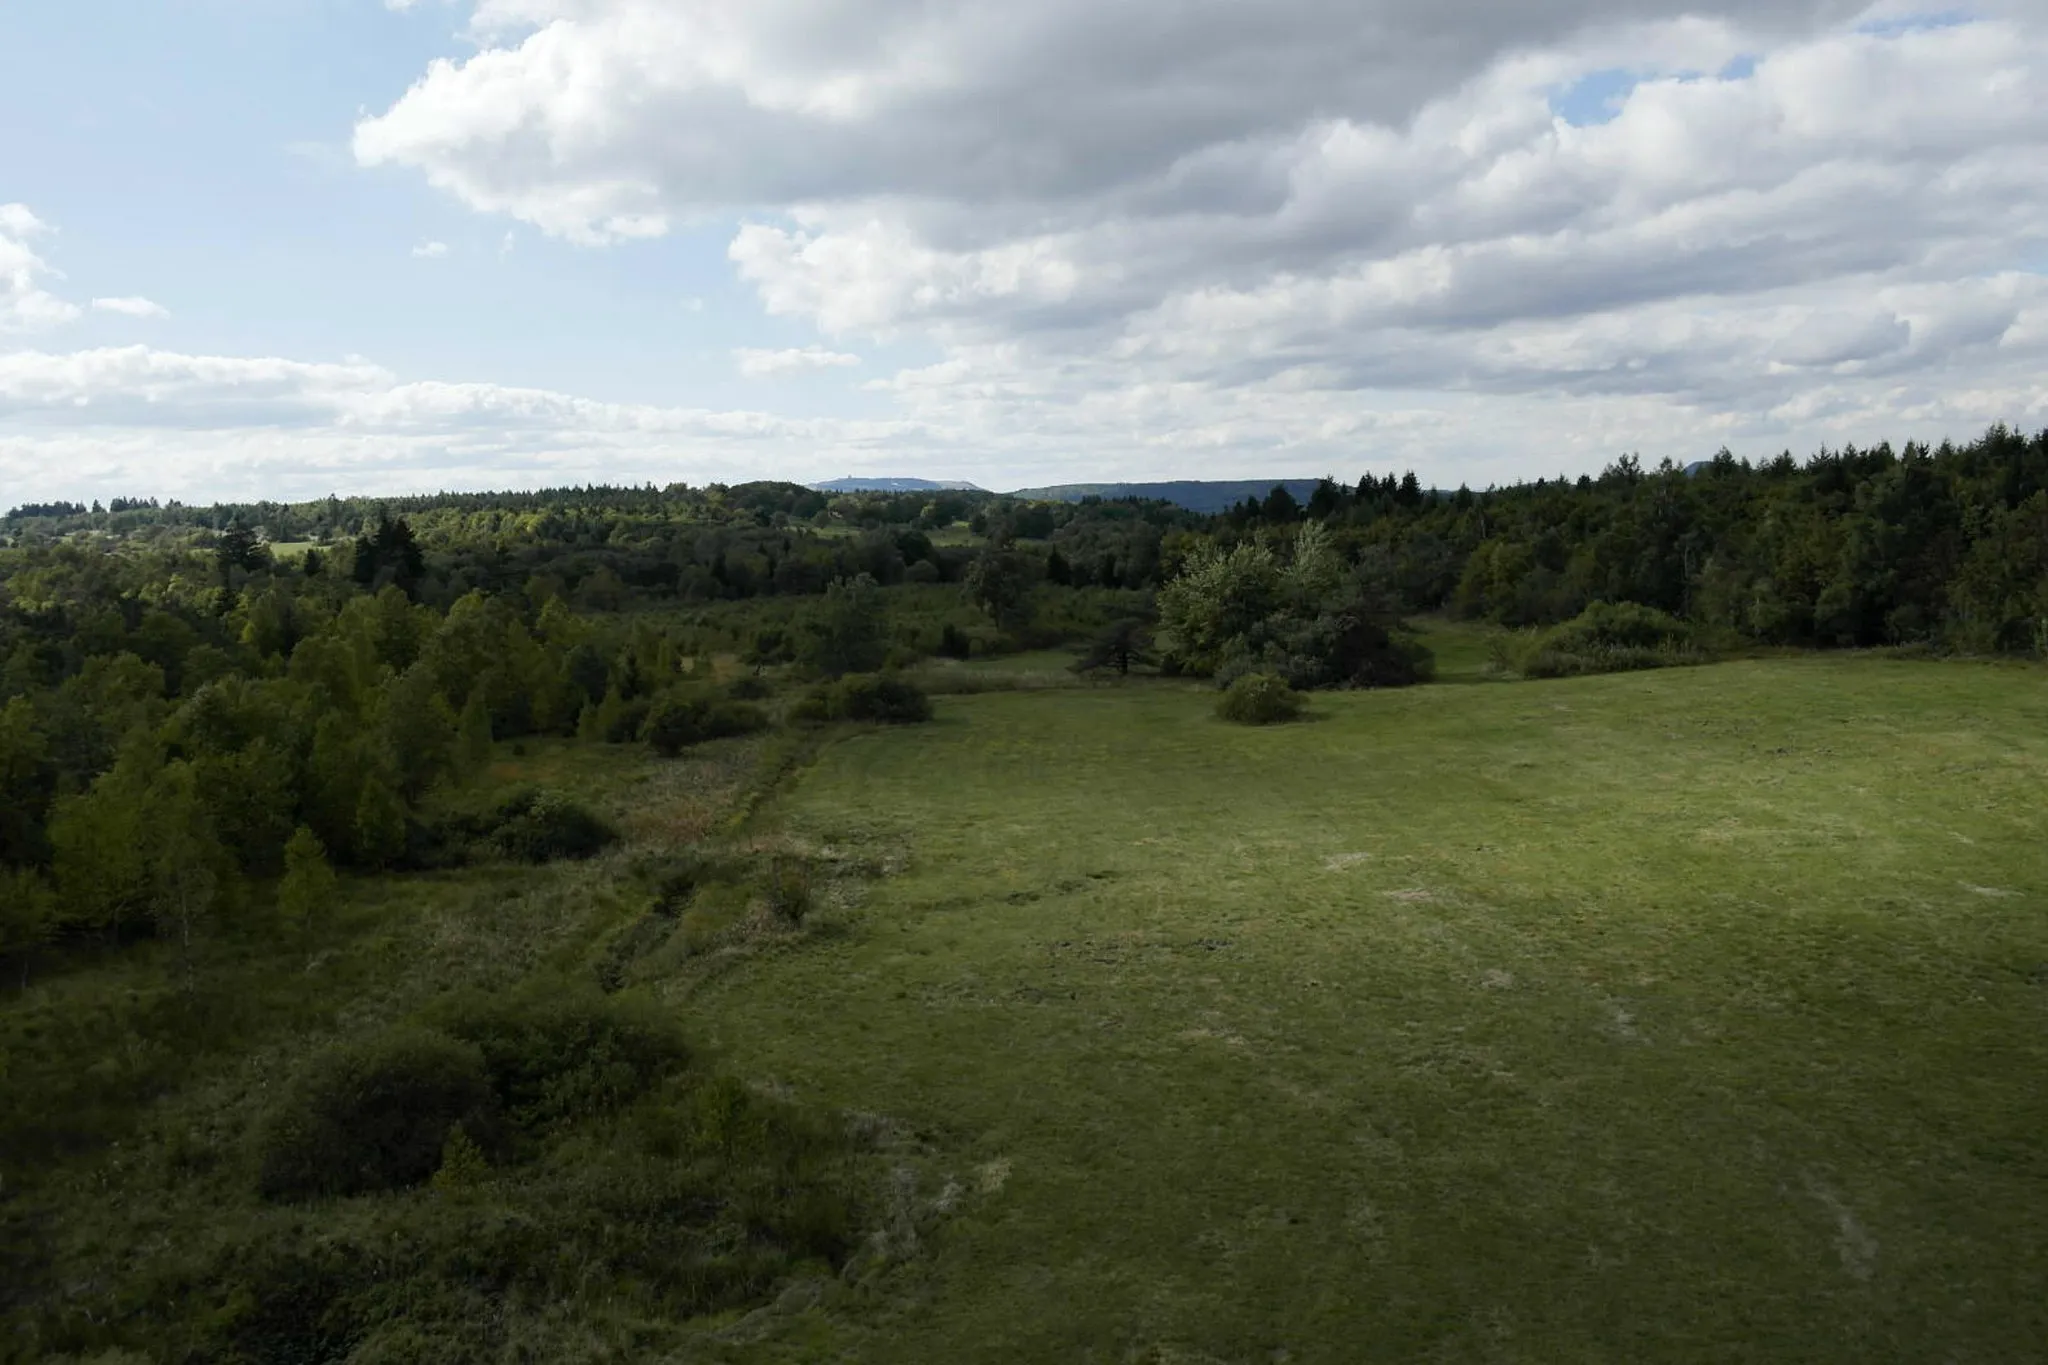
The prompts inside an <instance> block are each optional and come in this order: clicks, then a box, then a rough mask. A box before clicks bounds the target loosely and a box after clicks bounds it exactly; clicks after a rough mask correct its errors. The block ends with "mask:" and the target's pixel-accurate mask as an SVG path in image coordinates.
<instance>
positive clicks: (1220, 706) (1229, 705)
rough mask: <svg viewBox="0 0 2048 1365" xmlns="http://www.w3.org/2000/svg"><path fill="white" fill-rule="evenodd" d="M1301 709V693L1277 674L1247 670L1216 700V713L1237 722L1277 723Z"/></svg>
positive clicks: (1239, 723) (1292, 716)
mask: <svg viewBox="0 0 2048 1365" xmlns="http://www.w3.org/2000/svg"><path fill="white" fill-rule="evenodd" d="M1301 710H1302V697H1301V694H1300V693H1299V692H1296V691H1295V690H1294V689H1293V688H1291V687H1289V686H1288V685H1287V679H1285V678H1283V677H1281V676H1280V675H1279V674H1277V673H1247V674H1245V675H1244V676H1243V677H1241V678H1239V679H1237V680H1236V681H1235V682H1233V683H1231V684H1230V685H1229V686H1228V687H1226V688H1224V689H1223V695H1222V696H1221V697H1219V698H1217V701H1216V714H1217V715H1219V716H1221V717H1222V718H1223V719H1224V720H1227V721H1230V722H1232V723H1234V724H1237V725H1277V724H1279V723H1281V722H1282V721H1290V720H1293V719H1294V718H1295V717H1297V716H1299V715H1300V714H1301Z"/></svg>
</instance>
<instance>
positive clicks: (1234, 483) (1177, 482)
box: [806, 474, 1321, 515]
mask: <svg viewBox="0 0 2048 1365" xmlns="http://www.w3.org/2000/svg"><path fill="white" fill-rule="evenodd" d="M1320 482H1321V480H1320V479H1169V480H1166V481H1163V482H1159V483H1063V484H1055V485H1053V486H1051V487H1048V488H1019V489H1017V490H1016V491H1015V492H1012V493H1005V494H1003V495H1002V496H1004V497H1008V498H1022V499H1024V500H1025V501H1027V502H1079V501H1081V499H1083V498H1104V499H1116V498H1139V499H1142V500H1145V501H1156V502H1170V503H1173V504H1174V505H1175V506H1177V507H1185V508H1187V509H1188V510H1189V511H1191V512H1200V513H1203V514H1205V515H1213V514H1215V513H1217V512H1227V511H1229V510H1230V509H1231V508H1233V507H1235V506H1236V505H1237V504H1239V503H1241V502H1243V501H1244V500H1245V499H1246V498H1252V499H1255V500H1257V501H1260V502H1264V501H1265V499H1266V495H1267V494H1268V493H1271V492H1272V491H1273V488H1274V486H1275V485H1276V484H1277V485H1279V486H1280V487H1283V488H1285V489H1286V490H1287V491H1288V492H1289V493H1290V494H1292V495H1293V497H1294V500H1295V501H1296V502H1302V503H1305V502H1307V501H1308V499H1309V495H1310V494H1311V493H1313V492H1315V490H1316V485H1317V484H1318V483H1320ZM806 486H807V487H810V488H813V489H815V490H817V491H818V492H820V493H940V492H955V491H957V492H967V493H986V492H989V491H991V490H989V489H986V488H983V487H981V486H980V485H978V484H972V483H966V482H962V481H952V482H947V481H941V480H938V479H909V478H887V477H880V476H877V477H867V476H864V475H857V474H856V475H849V476H847V477H846V478H843V479H831V480H828V481H826V482H824V483H814V484H809V485H806Z"/></svg>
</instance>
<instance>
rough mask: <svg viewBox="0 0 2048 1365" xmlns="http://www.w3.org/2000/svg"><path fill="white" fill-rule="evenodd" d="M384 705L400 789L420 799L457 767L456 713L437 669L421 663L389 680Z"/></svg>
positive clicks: (387, 740)
mask: <svg viewBox="0 0 2048 1365" xmlns="http://www.w3.org/2000/svg"><path fill="white" fill-rule="evenodd" d="M379 709H380V715H379V721H380V728H381V730H382V733H383V738H384V745H385V748H386V749H387V750H388V752H389V754H390V756H391V762H392V767H393V769H394V771H395V772H396V775H397V778H398V789H399V792H400V793H401V794H402V795H403V796H404V797H405V799H406V800H407V801H409V802H410V801H417V800H419V798H420V797H421V796H423V795H425V794H426V791H427V789H428V788H429V787H431V786H433V785H434V783H435V782H437V781H439V780H440V779H441V778H442V777H444V776H446V775H447V774H448V773H449V772H450V771H451V770H452V769H453V767H454V764H455V739H456V728H457V727H456V718H455V713H454V712H452V711H450V710H449V709H448V703H447V702H445V701H443V700H442V699H441V694H440V692H439V691H438V690H437V689H436V688H435V686H434V675H433V672H432V670H431V669H427V668H422V667H420V666H418V665H414V666H413V667H411V668H408V669H407V670H406V671H405V672H403V673H401V674H399V675H398V676H397V677H395V678H393V679H392V680H391V681H390V682H388V683H386V684H385V685H384V689H383V695H382V698H381V706H380V708H379Z"/></svg>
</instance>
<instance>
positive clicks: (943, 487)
mask: <svg viewBox="0 0 2048 1365" xmlns="http://www.w3.org/2000/svg"><path fill="white" fill-rule="evenodd" d="M809 487H811V488H812V489H814V490H816V491H817V492H820V493H986V492H987V491H988V490H987V489H986V488H983V487H982V486H981V485H980V484H974V483H965V482H961V481H957V480H955V481H945V480H939V479H888V478H873V479H870V478H863V477H861V476H860V475H857V474H856V475H848V476H847V477H846V478H843V479H828V480H827V481H826V482H824V483H814V484H811V485H809Z"/></svg>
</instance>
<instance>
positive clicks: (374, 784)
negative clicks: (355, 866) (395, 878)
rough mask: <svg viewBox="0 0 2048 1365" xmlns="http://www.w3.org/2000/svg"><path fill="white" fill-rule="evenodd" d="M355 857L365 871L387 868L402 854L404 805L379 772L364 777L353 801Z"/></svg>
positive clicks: (392, 783) (393, 785)
mask: <svg viewBox="0 0 2048 1365" xmlns="http://www.w3.org/2000/svg"><path fill="white" fill-rule="evenodd" d="M355 841H356V856H357V857H358V858H359V859H361V861H362V862H363V863H364V864H365V865H367V866H369V867H377V868H381V867H388V866H390V865H391V864H392V863H394V862H396V861H397V860H398V858H399V856H400V855H401V854H403V853H404V852H405V802H404V800H402V799H401V798H400V797H399V794H398V786H397V783H396V782H395V781H394V780H393V779H392V778H391V777H390V776H389V775H387V774H386V773H384V772H382V771H372V772H370V773H368V774H366V775H365V778H364V781H363V785H362V788H361V790H360V792H359V793H358V795H357V797H356V811H355Z"/></svg>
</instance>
